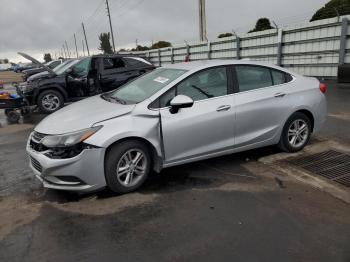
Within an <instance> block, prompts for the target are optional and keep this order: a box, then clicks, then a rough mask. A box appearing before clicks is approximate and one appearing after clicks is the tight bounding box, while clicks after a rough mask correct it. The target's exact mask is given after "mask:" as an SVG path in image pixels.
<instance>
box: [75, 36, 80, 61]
mask: <svg viewBox="0 0 350 262" xmlns="http://www.w3.org/2000/svg"><path fill="white" fill-rule="evenodd" d="M74 44H75V53H76V55H77V58H79V54H78V47H77V38H76V37H75V34H74Z"/></svg>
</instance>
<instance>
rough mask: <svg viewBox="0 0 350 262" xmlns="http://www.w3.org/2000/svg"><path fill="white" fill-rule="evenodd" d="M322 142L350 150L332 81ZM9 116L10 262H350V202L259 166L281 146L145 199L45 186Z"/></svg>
mask: <svg viewBox="0 0 350 262" xmlns="http://www.w3.org/2000/svg"><path fill="white" fill-rule="evenodd" d="M327 84H328V92H327V100H328V102H329V117H328V120H327V123H326V125H325V127H324V129H323V130H322V132H321V133H320V134H319V135H318V136H317V137H314V139H313V140H312V143H313V144H315V143H318V141H320V140H323V141H324V140H332V141H333V140H334V141H338V142H341V143H342V144H344V145H346V146H347V145H350V106H349V101H350V85H349V86H340V85H336V84H335V83H334V82H329V83H327ZM43 117H44V116H43V115H39V114H34V115H33V116H32V117H31V118H28V119H25V120H24V122H23V123H20V124H16V125H8V124H6V120H5V117H4V115H3V113H2V112H0V123H1V125H2V127H0V159H1V161H0V261H101V262H102V261H228V260H229V261H269V262H270V261H326V262H329V261H332V262H336V261H344V262H349V261H350V248H349V247H350V205H349V204H346V203H345V202H343V201H341V200H339V199H337V198H335V197H333V196H331V195H329V194H327V193H325V192H323V191H322V190H319V189H315V188H313V187H311V186H310V185H308V184H305V183H301V182H299V181H297V180H295V179H294V178H293V177H291V176H288V175H287V174H285V173H284V172H281V171H280V170H277V169H273V168H271V167H270V166H268V165H265V164H263V163H261V162H260V161H258V160H259V159H260V158H262V157H265V156H270V155H274V154H279V153H280V152H279V150H278V149H276V148H275V147H268V148H263V149H258V150H253V151H249V152H244V153H239V154H233V155H229V156H225V157H220V158H215V159H211V160H207V161H201V162H197V163H193V164H188V165H184V166H179V167H176V168H169V169H165V170H163V171H162V172H161V174H152V175H151V177H150V179H149V180H148V181H147V182H146V184H145V185H144V186H143V187H142V188H141V190H139V191H138V192H136V193H132V194H128V195H123V196H117V195H115V194H113V193H111V192H109V191H108V190H103V191H101V192H98V193H94V194H89V195H83V196H79V195H76V194H70V193H66V192H59V191H53V190H45V189H43V188H42V187H41V185H40V183H38V182H37V181H36V179H35V178H34V177H33V174H32V173H31V171H30V170H29V168H28V161H27V157H26V155H25V152H24V147H25V143H26V139H27V137H28V135H29V133H30V132H31V130H32V129H33V127H34V125H35V124H36V123H37V122H38V121H40V119H42V118H43Z"/></svg>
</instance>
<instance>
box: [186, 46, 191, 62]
mask: <svg viewBox="0 0 350 262" xmlns="http://www.w3.org/2000/svg"><path fill="white" fill-rule="evenodd" d="M186 60H188V61H186V62H189V61H190V60H191V59H190V46H189V45H188V44H186Z"/></svg>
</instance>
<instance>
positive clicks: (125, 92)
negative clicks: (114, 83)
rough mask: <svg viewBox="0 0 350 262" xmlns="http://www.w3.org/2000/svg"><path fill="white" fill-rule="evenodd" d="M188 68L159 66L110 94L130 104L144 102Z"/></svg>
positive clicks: (111, 96)
mask: <svg viewBox="0 0 350 262" xmlns="http://www.w3.org/2000/svg"><path fill="white" fill-rule="evenodd" d="M185 72H187V71H186V70H180V69H167V68H158V69H156V70H154V71H152V72H150V73H148V74H146V75H143V76H142V77H140V78H137V79H136V80H134V81H132V82H130V83H127V84H125V85H124V86H122V87H121V88H119V89H118V90H116V91H114V92H112V93H111V94H110V96H109V97H110V98H111V99H114V100H116V101H122V102H124V103H128V104H136V103H139V102H142V101H143V100H145V99H146V98H149V97H151V96H152V95H154V94H155V93H156V92H158V91H159V90H161V89H162V88H163V87H165V86H166V85H168V84H169V83H171V82H172V81H174V80H175V79H177V78H179V77H180V76H181V75H183V74H184V73H185Z"/></svg>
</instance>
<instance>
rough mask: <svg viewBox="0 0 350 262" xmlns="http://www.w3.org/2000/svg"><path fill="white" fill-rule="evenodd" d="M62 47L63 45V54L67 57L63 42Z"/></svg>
mask: <svg viewBox="0 0 350 262" xmlns="http://www.w3.org/2000/svg"><path fill="white" fill-rule="evenodd" d="M62 47H63V53H64V56H65V58H67V54H66V49H65V47H64V44H63V45H62Z"/></svg>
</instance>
